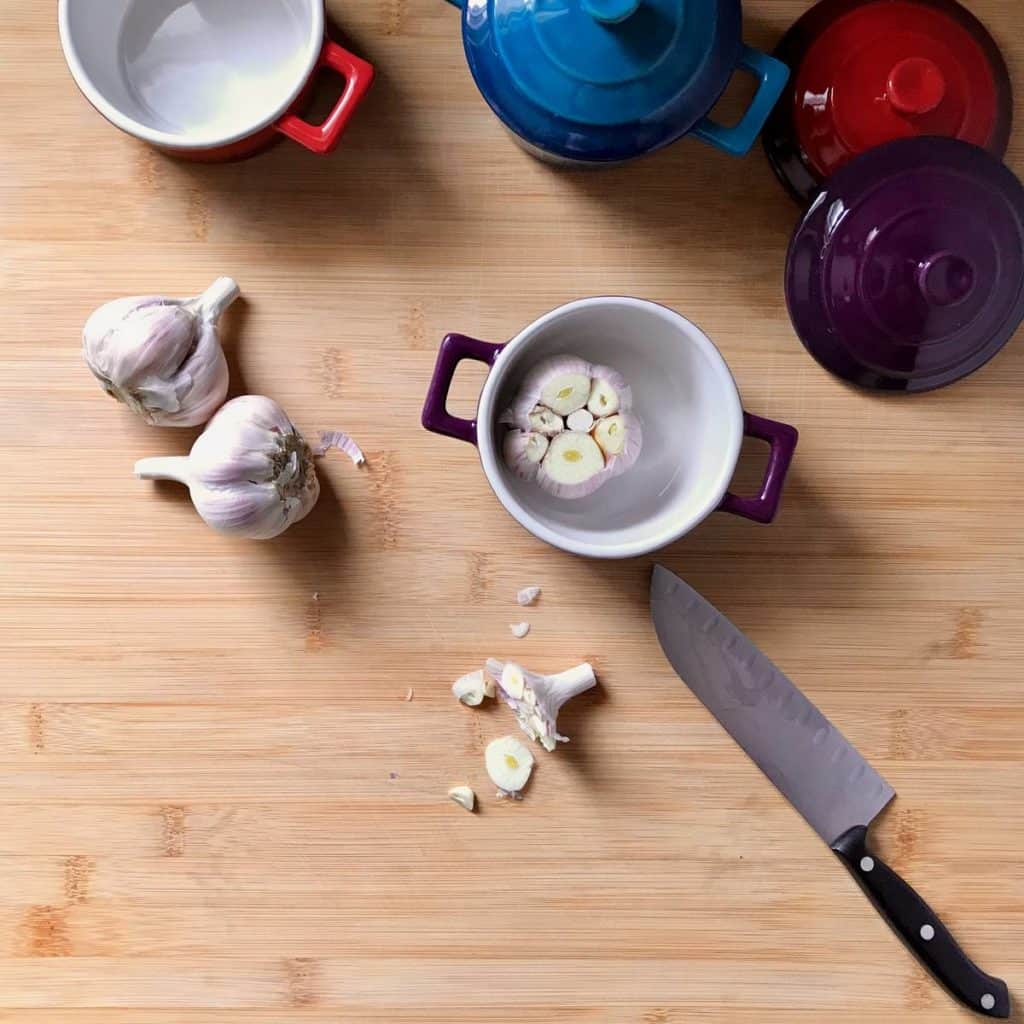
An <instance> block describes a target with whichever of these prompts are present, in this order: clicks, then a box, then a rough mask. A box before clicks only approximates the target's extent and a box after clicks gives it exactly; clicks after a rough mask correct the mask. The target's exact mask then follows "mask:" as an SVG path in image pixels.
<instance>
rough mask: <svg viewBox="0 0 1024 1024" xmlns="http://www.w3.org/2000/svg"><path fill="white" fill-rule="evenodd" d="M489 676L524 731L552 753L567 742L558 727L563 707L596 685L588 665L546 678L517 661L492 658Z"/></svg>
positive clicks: (488, 669)
mask: <svg viewBox="0 0 1024 1024" xmlns="http://www.w3.org/2000/svg"><path fill="white" fill-rule="evenodd" d="M487 674H488V675H489V676H490V677H491V678H492V679H494V680H495V682H496V683H497V686H498V694H499V696H500V697H501V698H502V700H504V701H505V703H506V704H508V706H509V707H510V708H511V709H512V710H513V712H514V713H515V716H516V719H517V721H518V722H519V727H520V728H521V729H522V730H523V732H525V733H526V735H527V736H529V737H530V739H532V740H535V741H536V742H538V743H540V744H541V746H542V747H544V749H545V750H549V751H550V750H554V749H555V746H556V745H557V743H558V742H562V743H567V742H568V737H567V736H563V735H561V733H559V732H558V728H557V726H558V712H559V711H560V710H561V708H562V706H563V705H564V704H565V703H567V702H568V701H570V700H572V698H573V697H575V696H577V695H578V694H581V693H583V692H585V691H586V690H589V689H591V688H592V687H594V686H596V685H597V676H596V675H595V674H594V669H593V666H592V665H590V664H589V663H588V662H584V663H582V664H580V665H576V666H575V667H574V668H570V669H567V670H566V671H564V672H559V673H556V674H555V675H552V676H544V675H539V674H537V673H536V672H529V671H527V670H526V669H524V668H523V667H522V666H521V665H517V664H515V663H514V662H505V663H502V662H500V661H498V660H497V659H495V658H489V659H488V660H487Z"/></svg>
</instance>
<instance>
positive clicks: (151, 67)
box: [58, 0, 373, 158]
mask: <svg viewBox="0 0 1024 1024" xmlns="http://www.w3.org/2000/svg"><path fill="white" fill-rule="evenodd" d="M58 17H59V23H60V36H61V44H62V46H63V48H64V55H65V57H66V58H67V62H68V66H69V67H70V69H71V73H72V74H73V76H74V78H75V81H76V82H77V84H78V86H79V88H80V89H81V90H82V92H83V93H84V94H85V96H86V98H87V99H88V100H89V102H90V103H92V105H93V106H94V107H95V108H96V109H97V110H98V111H99V112H100V113H101V114H103V116H104V117H106V118H107V120H109V121H110V122H111V123H113V124H114V125H116V126H117V127H118V128H121V129H122V130H123V131H126V132H128V133H129V134H131V135H134V136H136V137H137V138H140V139H143V140H145V141H146V142H149V143H151V144H152V145H154V146H158V147H161V148H164V149H170V150H173V151H176V152H180V151H194V152H202V151H205V152H207V153H208V154H209V153H216V152H218V151H223V150H225V149H227V150H228V151H229V152H228V154H227V156H225V157H224V158H230V157H231V156H237V155H240V154H239V153H237V152H234V150H235V149H237V147H239V146H244V147H246V149H248V148H251V146H252V143H253V141H254V140H257V139H258V140H259V141H260V142H264V141H266V140H267V139H268V138H270V139H272V138H273V133H274V131H275V130H276V131H280V132H282V133H283V134H285V135H289V136H290V137H292V138H294V139H295V140H296V141H298V142H301V143H302V144H303V145H309V142H310V140H313V141H314V142H315V141H316V139H317V137H318V136H317V135H316V134H315V130H316V129H318V128H320V127H321V126H316V125H310V124H308V123H307V122H304V121H302V120H301V119H300V118H299V117H298V116H297V115H296V114H294V113H290V111H291V108H292V106H293V104H294V103H295V102H296V101H297V100H298V99H299V98H300V96H301V94H302V93H303V90H304V89H305V88H306V86H307V84H309V83H310V82H311V80H312V78H313V75H314V72H315V71H316V70H317V68H318V66H321V65H323V66H328V67H331V68H333V69H334V70H336V71H338V72H339V73H340V74H341V75H342V76H343V77H345V79H346V83H347V84H346V89H345V92H344V93H343V95H342V97H341V99H340V100H339V106H338V107H337V108H336V109H335V111H333V112H332V114H331V116H330V117H329V118H328V120H327V121H325V122H324V126H323V127H325V128H326V127H329V126H333V125H334V124H336V122H337V120H338V119H339V118H343V120H345V121H347V119H348V116H349V115H350V114H351V110H352V109H353V107H354V105H355V103H357V102H358V100H359V99H361V97H362V94H363V93H365V91H366V88H368V87H369V80H372V77H373V70H372V68H370V65H368V64H366V63H365V62H364V61H360V60H359V58H357V57H354V56H353V55H352V54H349V53H348V52H347V51H345V50H343V49H342V48H341V47H339V46H336V44H333V43H330V42H329V41H328V42H326V43H325V39H324V8H323V0H244V2H243V3H239V0H60V3H59V8H58ZM367 76H368V78H369V80H367ZM355 93H358V95H355ZM332 118H333V119H334V121H333V122H332ZM338 134H339V135H340V132H339V133H338ZM333 141H334V142H336V141H337V140H336V139H333ZM310 148H317V147H316V146H315V145H313V146H310ZM331 148H333V147H331ZM318 151H321V152H323V151H326V150H323V149H318Z"/></svg>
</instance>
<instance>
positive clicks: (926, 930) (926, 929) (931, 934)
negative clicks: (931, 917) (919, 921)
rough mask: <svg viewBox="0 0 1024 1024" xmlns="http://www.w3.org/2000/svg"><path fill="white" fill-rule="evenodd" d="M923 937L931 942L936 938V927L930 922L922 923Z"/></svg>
mask: <svg viewBox="0 0 1024 1024" xmlns="http://www.w3.org/2000/svg"><path fill="white" fill-rule="evenodd" d="M921 938H922V939H924V941H925V942H931V941H932V939H934V938H935V929H934V928H933V927H932V926H931V925H930V924H923V925H921Z"/></svg>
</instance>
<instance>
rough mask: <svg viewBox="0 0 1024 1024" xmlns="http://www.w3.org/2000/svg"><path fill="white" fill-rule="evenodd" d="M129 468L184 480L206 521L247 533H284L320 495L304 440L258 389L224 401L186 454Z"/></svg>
mask: <svg viewBox="0 0 1024 1024" xmlns="http://www.w3.org/2000/svg"><path fill="white" fill-rule="evenodd" d="M135 475H136V476H137V477H139V478H140V479H143V480H176V481H178V483H182V484H185V486H186V487H188V489H189V492H190V494H191V496H192V503H193V505H195V507H196V511H197V512H198V513H199V515H200V516H201V517H202V518H203V520H204V521H205V522H206V523H207V524H208V525H209V526H212V527H213V528H214V529H215V530H219V531H221V532H222V533H228V534H231V535H233V536H235V537H248V538H251V539H254V540H267V539H269V538H271V537H276V536H277V535H278V534H280V533H283V532H284V531H285V530H287V529H288V527H289V526H291V525H292V524H293V523H297V522H298V521H299V520H300V519H302V518H304V517H305V516H306V515H308V514H309V512H310V511H311V509H312V508H313V506H314V505H315V504H316V500H317V498H318V497H319V495H320V482H319V481H318V479H317V475H316V467H315V465H314V458H313V453H312V451H311V450H310V448H309V445H308V444H306V441H305V439H304V438H303V437H302V435H301V434H300V433H299V431H298V430H297V429H296V428H295V426H294V425H293V424H292V422H291V420H289V419H288V417H287V416H286V415H285V412H284V410H283V409H282V408H281V407H280V406H279V405H278V404H277V402H274V401H273V400H271V399H269V398H263V397H261V396H258V395H245V396H243V397H242V398H235V399H232V401H230V402H228V403H227V404H226V405H225V406H223V407H222V408H221V410H220V411H219V412H218V413H217V415H216V416H214V418H213V419H212V420H211V421H210V423H209V424H208V426H207V428H206V430H205V431H203V433H202V434H201V435H200V436H199V438H198V440H197V441H196V443H195V444H194V445H193V446H192V451H191V452H190V453H189V454H188V455H187V456H176V457H164V458H153V459H142V460H141V461H140V462H137V463H136V464H135Z"/></svg>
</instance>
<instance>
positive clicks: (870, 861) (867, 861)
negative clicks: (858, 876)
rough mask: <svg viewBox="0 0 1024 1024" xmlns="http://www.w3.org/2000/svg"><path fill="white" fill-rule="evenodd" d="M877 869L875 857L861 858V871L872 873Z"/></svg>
mask: <svg viewBox="0 0 1024 1024" xmlns="http://www.w3.org/2000/svg"><path fill="white" fill-rule="evenodd" d="M874 867H875V861H874V858H873V857H861V859H860V869H861V871H872V870H873V869H874Z"/></svg>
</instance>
